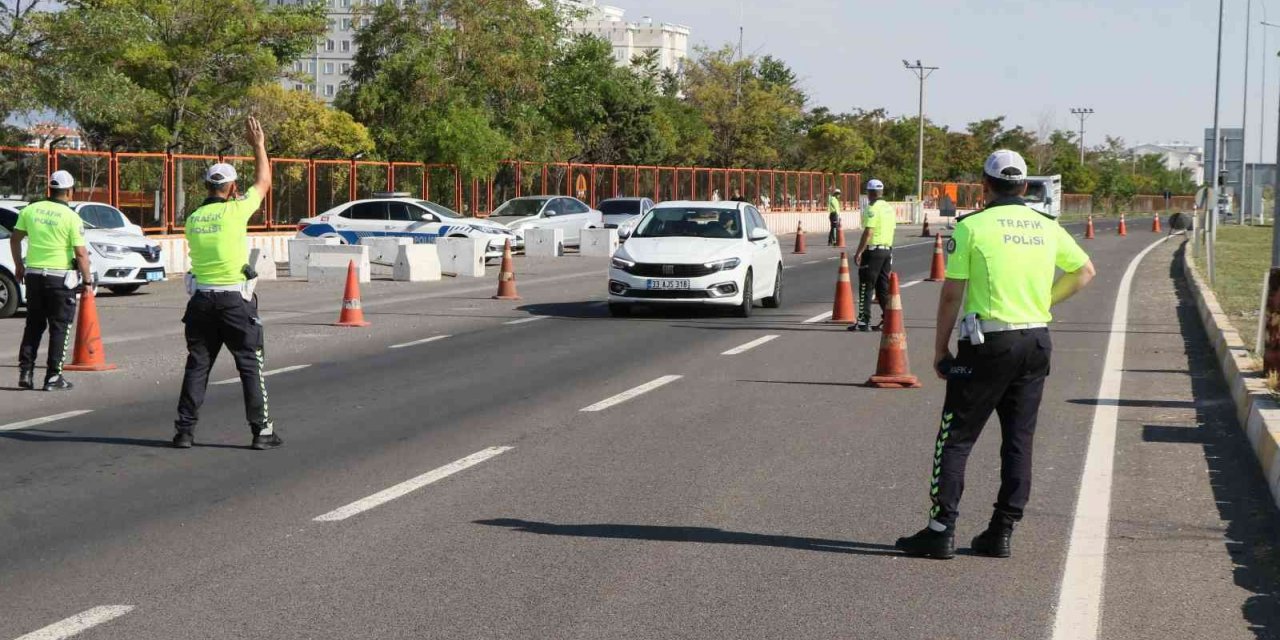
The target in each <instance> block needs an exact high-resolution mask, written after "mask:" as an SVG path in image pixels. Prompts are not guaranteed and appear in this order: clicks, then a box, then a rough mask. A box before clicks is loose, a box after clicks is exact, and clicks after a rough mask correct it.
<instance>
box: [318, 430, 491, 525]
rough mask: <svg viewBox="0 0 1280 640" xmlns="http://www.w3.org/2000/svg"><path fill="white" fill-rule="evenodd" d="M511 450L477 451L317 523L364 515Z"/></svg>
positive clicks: (362, 500) (335, 510)
mask: <svg viewBox="0 0 1280 640" xmlns="http://www.w3.org/2000/svg"><path fill="white" fill-rule="evenodd" d="M511 449H512V447H489V448H488V449H485V450H483V451H477V452H476V453H473V454H471V455H469V456H467V457H465V458H462V459H461V460H454V461H453V462H450V463H449V464H446V465H444V466H443V467H438V468H435V469H432V470H431V471H428V472H426V473H424V474H422V475H420V476H417V477H415V478H410V479H408V480H405V481H404V482H401V483H400V484H398V485H395V486H393V487H390V488H387V489H383V490H382V491H379V492H377V493H375V494H373V495H371V496H369V497H367V498H361V499H360V500H356V501H355V502H352V503H351V504H349V505H347V506H345V507H340V508H337V509H334V510H333V511H330V512H329V513H326V514H324V515H322V516H317V517H316V518H315V521H316V522H337V521H339V520H346V519H347V518H350V517H351V516H354V515H358V514H361V513H364V512H365V511H368V510H370V509H372V508H374V507H377V506H380V505H383V504H386V503H388V502H391V501H392V500H395V499H396V498H400V497H403V496H405V495H407V494H409V493H412V492H414V491H417V490H418V489H421V488H423V487H425V486H427V485H429V484H432V483H434V482H438V481H440V480H443V479H445V478H448V477H449V476H451V475H453V474H455V473H457V472H459V471H462V470H464V469H469V468H471V467H474V466H476V465H478V464H480V463H481V462H484V461H485V460H488V459H489V458H492V457H494V456H498V455H502V454H504V453H506V452H508V451H510V450H511Z"/></svg>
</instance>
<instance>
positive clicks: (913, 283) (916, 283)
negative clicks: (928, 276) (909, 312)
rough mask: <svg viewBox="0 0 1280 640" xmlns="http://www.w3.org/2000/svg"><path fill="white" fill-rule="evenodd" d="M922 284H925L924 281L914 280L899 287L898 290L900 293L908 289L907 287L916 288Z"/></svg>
mask: <svg viewBox="0 0 1280 640" xmlns="http://www.w3.org/2000/svg"><path fill="white" fill-rule="evenodd" d="M921 282H924V280H912V281H911V282H908V283H906V284H904V285H901V286H899V287H898V290H899V291H901V290H903V289H906V288H907V287H914V286H916V285H918V284H920V283H921Z"/></svg>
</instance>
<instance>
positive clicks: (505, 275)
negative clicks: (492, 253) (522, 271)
mask: <svg viewBox="0 0 1280 640" xmlns="http://www.w3.org/2000/svg"><path fill="white" fill-rule="evenodd" d="M493 299H494V300H519V299H520V294H518V293H516V268H515V266H514V265H513V264H512V259H511V241H510V240H507V244H506V245H505V246H503V248H502V268H501V269H499V270H498V294H497V295H495V296H493Z"/></svg>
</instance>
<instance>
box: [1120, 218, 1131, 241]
mask: <svg viewBox="0 0 1280 640" xmlns="http://www.w3.org/2000/svg"><path fill="white" fill-rule="evenodd" d="M1119 231H1120V235H1122V236H1127V235H1129V229H1128V228H1127V227H1125V226H1124V214H1123V213H1122V214H1120V229H1119Z"/></svg>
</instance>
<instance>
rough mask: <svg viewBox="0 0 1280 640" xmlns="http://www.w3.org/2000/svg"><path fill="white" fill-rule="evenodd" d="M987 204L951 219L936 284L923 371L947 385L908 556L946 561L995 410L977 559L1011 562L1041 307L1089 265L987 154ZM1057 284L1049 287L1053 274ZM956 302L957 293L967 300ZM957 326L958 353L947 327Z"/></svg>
mask: <svg viewBox="0 0 1280 640" xmlns="http://www.w3.org/2000/svg"><path fill="white" fill-rule="evenodd" d="M983 174H984V175H983V187H984V192H985V193H984V196H985V198H984V199H985V201H986V202H987V207H986V208H985V209H983V210H981V211H978V212H976V213H972V214H969V215H967V216H962V217H961V218H960V219H959V220H958V221H957V223H956V229H955V233H954V234H953V235H952V237H951V239H950V240H949V241H948V243H947V252H948V253H949V254H950V259H949V260H948V261H947V279H946V282H944V283H943V285H942V293H941V295H940V296H939V299H938V317H937V333H936V336H935V341H934V351H935V356H934V369H935V371H936V372H937V374H938V376H939V377H940V378H943V379H945V380H946V381H947V396H946V400H945V401H944V404H943V409H942V424H941V426H940V428H939V431H938V437H937V441H936V442H935V444H934V449H933V472H932V475H931V478H932V480H931V485H930V489H929V496H930V499H931V500H932V502H933V507H932V509H931V510H930V511H929V522H928V526H926V527H925V528H924V529H923V530H921V531H920V532H919V533H916V534H915V535H912V536H908V537H904V538H899V539H898V543H897V546H898V548H899V549H901V550H902V551H904V552H906V553H907V554H909V555H916V556H927V557H933V558H944V559H945V558H951V557H952V556H954V555H955V525H956V517H957V515H958V514H959V507H960V494H961V492H962V491H963V489H964V472H965V463H966V462H967V460H968V458H969V451H970V450H971V449H972V448H973V445H974V443H975V442H976V441H977V439H978V435H979V434H980V433H981V432H982V428H983V425H985V424H986V422H987V419H988V418H989V417H990V416H991V413H992V412H993V411H994V412H995V413H996V414H997V415H998V416H999V418H1000V434H1001V446H1000V491H999V494H998V496H997V498H996V502H995V505H994V506H995V509H994V513H993V515H992V516H991V520H990V523H989V524H988V526H987V529H986V530H985V531H983V532H982V533H981V534H979V535H978V536H977V537H976V538H974V539H973V551H974V552H975V553H977V554H979V555H985V556H992V557H999V558H1004V557H1008V556H1009V555H1010V538H1011V536H1012V533H1013V525H1014V523H1015V522H1017V521H1019V520H1021V519H1022V510H1023V508H1024V507H1025V506H1026V504H1027V499H1028V497H1029V496H1030V493H1031V451H1032V439H1033V436H1034V435H1035V430H1036V417H1037V414H1038V413H1039V410H1040V398H1041V395H1042V393H1043V391H1044V383H1045V378H1046V377H1047V376H1048V375H1049V357H1050V353H1051V350H1052V345H1051V343H1050V340H1049V329H1048V324H1049V321H1050V320H1051V318H1052V316H1051V315H1050V313H1049V309H1050V308H1051V307H1052V306H1053V305H1056V304H1058V303H1060V302H1062V301H1064V300H1066V299H1068V298H1070V297H1071V296H1072V295H1074V294H1075V293H1076V292H1077V291H1079V290H1080V289H1082V288H1084V287H1085V286H1086V285H1087V284H1089V281H1090V280H1092V279H1093V276H1094V269H1093V263H1092V262H1091V261H1090V260H1089V256H1088V255H1086V254H1085V252H1084V251H1083V250H1081V249H1080V246H1079V245H1078V244H1076V242H1075V239H1073V238H1072V237H1071V235H1070V234H1069V233H1067V232H1066V231H1065V230H1064V229H1063V228H1062V227H1060V226H1059V225H1058V222H1057V221H1056V220H1054V219H1053V218H1050V217H1047V216H1044V215H1042V214H1040V213H1039V212H1037V211H1035V210H1033V209H1031V208H1030V207H1028V206H1027V205H1026V204H1025V203H1024V202H1023V200H1022V197H1021V196H1022V195H1023V193H1025V192H1026V177H1027V164H1026V162H1025V161H1024V160H1023V159H1022V156H1020V155H1018V154H1017V153H1015V152H1013V151H1005V150H1001V151H996V152H995V153H993V154H991V156H990V157H988V158H987V161H986V165H985V166H984V168H983ZM1059 269H1060V270H1062V271H1063V272H1064V275H1062V276H1061V277H1058V278H1057V279H1056V280H1055V276H1056V274H1057V270H1059ZM966 293H967V295H966ZM961 304H963V306H964V317H963V318H961V324H960V339H959V342H958V345H957V346H958V352H957V355H956V356H955V357H952V355H951V350H950V341H951V333H952V328H953V327H954V326H955V325H956V320H957V318H958V317H959V316H960V308H961Z"/></svg>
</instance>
